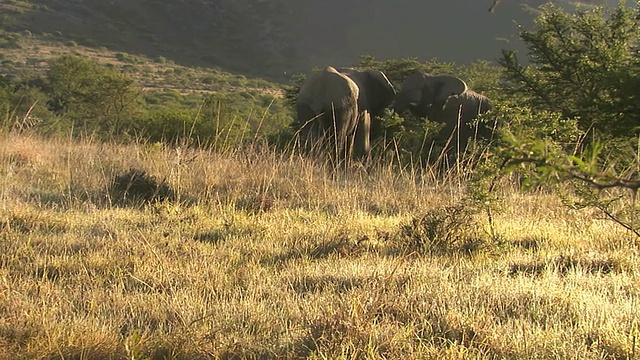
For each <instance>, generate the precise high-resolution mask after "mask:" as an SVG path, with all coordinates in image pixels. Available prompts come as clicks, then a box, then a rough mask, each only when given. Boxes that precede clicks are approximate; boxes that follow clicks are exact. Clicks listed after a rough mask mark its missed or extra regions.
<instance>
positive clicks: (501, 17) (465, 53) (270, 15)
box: [0, 0, 616, 81]
mask: <svg viewBox="0 0 640 360" xmlns="http://www.w3.org/2000/svg"><path fill="white" fill-rule="evenodd" d="M541 3H542V2H541V1H536V0H527V1H524V0H518V1H516V0H513V1H502V2H501V3H500V5H499V6H498V7H497V10H496V11H495V12H493V13H489V12H488V11H487V9H488V8H489V6H490V5H491V2H490V1H489V0H486V1H472V2H470V1H468V0H449V1H415V0H398V1H394V2H389V1H386V0H370V1H367V2H363V1H362V0H327V1H322V2H320V1H316V2H301V1H296V0H274V1H264V0H220V1H205V0H183V1H179V2H161V1H156V0H138V1H124V0H111V1H102V0H53V1H52V0H30V1H16V0H3V1H0V20H1V23H2V26H3V27H4V29H5V30H10V31H17V32H23V31H26V30H28V31H29V32H30V33H31V34H33V35H35V36H47V35H49V36H50V37H51V36H52V37H55V38H56V39H59V40H61V41H70V40H73V41H75V42H77V43H79V44H82V45H89V46H93V47H105V48H108V49H109V50H112V51H116V52H126V53H131V54H135V55H144V56H146V57H148V58H152V59H153V58H158V57H164V58H167V59H170V60H172V61H175V62H177V63H179V64H184V65H188V66H201V67H221V68H223V69H225V70H228V71H232V72H237V73H242V74H246V75H250V76H260V77H264V78H267V79H270V80H276V81H286V80H287V79H288V77H289V75H290V74H292V73H295V72H300V71H308V69H309V68H311V67H313V66H323V65H325V64H328V63H331V64H351V63H353V62H355V61H357V59H358V57H359V56H360V55H363V54H368V55H373V56H375V57H376V58H380V59H389V58H402V57H417V58H421V59H426V58H434V57H435V58H438V59H440V60H444V61H454V62H458V63H467V62H470V61H473V60H476V59H487V60H493V59H495V58H496V57H498V56H499V54H500V50H501V49H503V48H508V49H518V48H519V45H518V43H517V42H515V40H514V39H515V33H516V26H515V24H514V22H516V23H520V24H524V25H527V24H529V23H530V20H531V18H532V14H534V13H535V10H534V9H535V8H536V7H537V6H539V5H540V4H541ZM556 3H559V4H561V5H567V3H568V2H567V1H556ZM590 3H596V4H605V3H609V4H614V3H616V2H615V1H613V0H606V1H605V0H601V1H590Z"/></svg>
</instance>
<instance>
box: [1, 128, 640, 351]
mask: <svg viewBox="0 0 640 360" xmlns="http://www.w3.org/2000/svg"><path fill="white" fill-rule="evenodd" d="M0 164H1V165H0V171H1V172H2V174H1V176H0V199H1V201H0V250H1V251H0V358H2V359H209V358H221V359H233V358H235V359H245V358H248V359H269V358H281V359H293V358H311V359H336V358H344V359H347V358H348V359H353V358H359V359H379V358H387V359H398V358H404V359H441V358H445V359H446V358H450V359H463V358H464V359H466V358H488V359H490V358H508V359H635V358H638V357H639V356H640V344H639V342H640V340H639V339H638V338H639V336H640V306H639V305H640V304H639V297H640V281H639V280H638V279H639V276H638V275H639V272H640V268H639V265H638V259H639V242H638V239H637V238H636V237H635V236H634V235H633V234H632V233H630V232H627V231H626V230H625V229H624V228H623V227H621V226H619V225H618V224H616V223H614V222H612V221H609V220H605V219H604V218H603V217H602V215H600V214H599V213H598V212H595V211H593V210H590V209H584V210H575V209H574V210H572V209H570V208H569V207H567V206H565V205H564V204H563V203H562V202H561V200H560V197H559V196H557V195H556V193H555V192H554V191H538V192H518V191H517V190H516V188H517V187H516V186H515V183H514V182H512V181H509V180H504V181H502V182H501V183H500V185H499V186H498V187H496V188H495V190H494V191H495V194H496V195H499V198H501V199H502V201H501V202H500V204H499V205H500V206H498V207H497V209H496V210H494V211H492V213H491V217H490V219H489V216H488V215H487V213H485V212H483V211H474V210H473V209H472V208H471V206H469V205H465V196H466V195H465V193H466V189H465V187H466V182H465V179H464V178H461V179H459V181H445V182H442V181H436V180H435V179H434V178H433V177H430V176H429V175H428V174H429V172H428V171H423V170H419V169H416V168H414V169H412V168H398V167H396V166H394V165H393V164H392V162H391V161H379V162H377V163H376V165H374V166H373V167H372V168H371V169H368V170H365V169H364V168H362V167H360V166H355V165H354V166H351V167H348V168H346V169H341V170H339V171H332V170H330V169H329V168H327V167H326V166H323V165H322V164H320V163H318V162H315V161H312V160H310V159H308V158H305V157H301V156H297V155H281V153H279V152H277V151H275V150H273V149H271V148H269V147H267V146H263V145H258V144H256V145H253V146H244V147H237V148H231V149H228V150H225V151H217V152H216V151H209V150H202V149H201V150H194V149H190V148H178V147H168V146H163V145H160V144H150V143H137V144H136V143H134V144H129V145H119V144H105V143H97V142H96V143H94V142H90V141H81V140H73V141H72V140H67V141H65V140H46V139H42V138H39V137H37V136H31V135H25V134H22V135H21V134H11V133H3V134H2V135H1V138H0ZM131 169H137V170H138V171H144V172H145V174H146V175H147V176H149V177H152V178H154V179H156V180H157V181H158V183H161V184H162V185H163V186H166V187H168V188H170V189H171V192H170V196H167V197H166V198H165V199H164V200H161V201H152V202H148V203H145V202H136V201H133V200H132V199H130V201H123V200H122V199H119V198H118V197H117V194H116V192H114V191H113V189H112V187H113V183H114V179H115V178H117V177H118V176H119V175H121V174H123V173H127V171H129V170H131Z"/></svg>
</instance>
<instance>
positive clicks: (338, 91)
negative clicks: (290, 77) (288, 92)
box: [296, 66, 360, 160]
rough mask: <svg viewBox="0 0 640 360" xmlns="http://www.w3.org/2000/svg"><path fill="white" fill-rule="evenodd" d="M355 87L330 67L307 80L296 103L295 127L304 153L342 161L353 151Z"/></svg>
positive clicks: (355, 123) (355, 104)
mask: <svg viewBox="0 0 640 360" xmlns="http://www.w3.org/2000/svg"><path fill="white" fill-rule="evenodd" d="M359 95H360V90H359V89H358V85H357V84H356V83H355V82H354V81H353V80H351V78H349V77H348V76H346V75H344V74H341V73H340V72H339V71H338V70H336V69H335V68H334V67H331V66H328V67H327V68H325V69H324V70H322V71H320V72H318V73H315V74H313V75H311V76H309V77H308V78H307V79H306V80H305V81H304V82H303V83H302V84H301V85H300V90H299V91H298V98H297V101H296V113H297V121H298V124H297V125H298V126H299V127H300V134H301V137H302V140H303V141H304V142H305V147H306V148H307V150H311V151H317V152H319V153H327V152H328V153H329V154H330V155H331V158H333V159H335V160H342V159H344V158H346V156H349V155H350V154H351V153H352V151H353V138H354V136H355V131H356V126H357V125H358V119H359V111H358V97H359Z"/></svg>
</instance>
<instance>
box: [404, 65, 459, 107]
mask: <svg viewBox="0 0 640 360" xmlns="http://www.w3.org/2000/svg"><path fill="white" fill-rule="evenodd" d="M467 90H468V87H467V83H465V82H464V81H463V80H462V79H460V78H458V77H456V76H453V75H450V74H439V75H431V74H426V73H423V72H419V73H415V74H413V75H410V76H409V77H408V78H406V79H405V80H404V82H403V83H402V87H401V89H400V93H399V94H398V96H396V99H395V101H394V102H393V105H392V107H393V110H394V111H396V112H398V113H402V112H404V111H406V110H409V111H411V113H412V114H413V115H415V116H418V117H429V114H430V113H431V112H432V111H433V110H434V109H435V110H438V109H444V107H445V104H446V103H447V100H448V99H449V97H450V96H459V95H461V94H463V93H464V92H465V91H467Z"/></svg>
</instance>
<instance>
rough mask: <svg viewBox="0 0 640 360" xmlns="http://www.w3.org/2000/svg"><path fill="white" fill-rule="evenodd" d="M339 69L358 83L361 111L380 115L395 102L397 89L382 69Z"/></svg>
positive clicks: (376, 115)
mask: <svg viewBox="0 0 640 360" xmlns="http://www.w3.org/2000/svg"><path fill="white" fill-rule="evenodd" d="M339 71H340V72H341V73H342V74H345V75H347V76H348V77H349V78H351V80H353V81H354V82H355V83H356V85H358V89H359V90H360V96H359V97H358V108H359V109H360V111H363V110H366V111H368V112H369V114H371V116H375V117H379V116H382V115H383V114H384V110H385V109H386V108H388V107H389V105H391V103H392V102H393V99H394V97H395V96H396V90H395V89H394V87H393V85H391V82H390V81H389V79H388V78H387V76H386V75H385V74H384V73H383V72H382V71H380V70H373V69H369V70H362V71H358V70H355V69H351V68H340V69H339Z"/></svg>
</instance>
